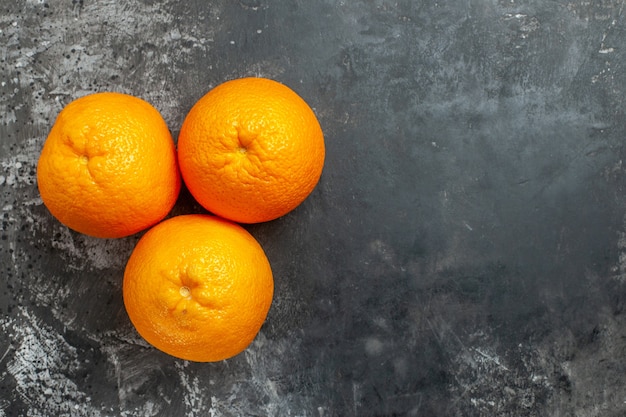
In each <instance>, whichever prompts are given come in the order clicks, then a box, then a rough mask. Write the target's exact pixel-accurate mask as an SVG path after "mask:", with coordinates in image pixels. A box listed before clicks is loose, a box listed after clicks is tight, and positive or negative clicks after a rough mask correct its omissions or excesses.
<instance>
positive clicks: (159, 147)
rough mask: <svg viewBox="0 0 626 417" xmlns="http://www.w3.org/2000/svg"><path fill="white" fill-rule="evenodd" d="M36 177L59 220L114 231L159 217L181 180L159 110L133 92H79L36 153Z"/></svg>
mask: <svg viewBox="0 0 626 417" xmlns="http://www.w3.org/2000/svg"><path fill="white" fill-rule="evenodd" d="M37 184H38V187H39V192H40V194H41V199H42V200H43V203H44V204H45V206H46V207H47V208H48V210H49V211H50V212H51V213H52V215H53V216H55V217H56V218H57V219H58V220H59V221H60V222H61V223H63V224H65V225H66V226H67V227H69V228H71V229H73V230H76V231H78V232H80V233H84V234H87V235H91V236H96V237H101V238H116V237H123V236H128V235H132V234H134V233H136V232H139V231H140V230H143V229H145V228H147V227H149V226H152V225H153V224H155V223H157V222H158V221H160V220H161V219H163V218H164V217H165V216H166V215H167V214H168V213H169V212H170V210H171V209H172V207H173V206H174V203H175V202H176V199H177V197H178V193H179V191H180V186H181V179H180V173H179V171H178V166H177V160H176V149H175V146H174V142H173V140H172V136H171V134H170V132H169V130H168V128H167V126H166V124H165V121H164V120H163V118H162V117H161V115H160V113H159V112H158V111H157V110H156V109H155V108H154V107H153V106H151V105H150V104H149V103H147V102H146V101H144V100H142V99H140V98H137V97H133V96H130V95H126V94H120V93H109V92H107V93H96V94H91V95H88V96H84V97H81V98H78V99H76V100H74V101H72V102H71V103H69V104H68V105H67V106H65V107H64V108H63V110H61V112H60V113H59V115H58V117H57V119H56V121H55V123H54V125H53V126H52V129H51V131H50V133H49V135H48V138H47V139H46V141H45V143H44V146H43V149H42V151H41V155H40V157H39V162H38V164H37Z"/></svg>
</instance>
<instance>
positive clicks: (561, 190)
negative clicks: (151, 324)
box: [0, 0, 626, 417]
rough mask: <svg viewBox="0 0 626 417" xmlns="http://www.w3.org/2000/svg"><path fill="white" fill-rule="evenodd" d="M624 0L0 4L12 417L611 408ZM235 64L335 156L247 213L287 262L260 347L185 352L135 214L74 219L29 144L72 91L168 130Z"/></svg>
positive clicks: (619, 371)
mask: <svg viewBox="0 0 626 417" xmlns="http://www.w3.org/2000/svg"><path fill="white" fill-rule="evenodd" d="M624 4H625V3H624V2H623V1H621V0H603V1H582V0H572V1H565V0H564V1H549V2H548V1H543V0H526V1H518V0H467V1H457V0H440V1H430V0H429V1H425V0H419V1H418V0H400V1H386V0H355V1H334V0H322V1H314V2H312V1H304V0H297V1H291V2H279V1H269V0H239V1H231V0H218V1H211V2H209V1H200V0H191V1H186V2H180V1H174V0H123V1H117V0H54V1H53V0H11V1H9V0H0V8H1V13H0V218H1V240H0V265H1V274H0V278H1V279H0V417H4V416H10V417H12V416H32V417H43V416H103V417H104V416H127V417H133V416H137V417H139V416H142V417H143V416H303V417H304V416H307V417H331V416H354V417H374V416H521V417H525V416H603V417H606V416H609V417H612V416H624V415H626V372H625V371H626V311H625V308H626V197H625V188H626V181H625V178H626V177H625V175H626V172H625V171H626V165H625V164H624V163H623V159H624V157H625V156H626V150H625V149H624V144H625V143H626V114H625V112H624V109H625V106H624V105H625V97H626V68H625V65H626V64H625V63H626V13H625V10H624ZM250 75H253V76H264V77H269V78H273V79H276V80H278V81H281V82H283V83H285V84H287V85H289V86H290V87H292V88H293V89H294V90H296V91H297V92H298V93H299V94H300V95H301V96H302V97H303V98H304V99H305V100H306V101H307V102H309V104H310V105H311V106H312V107H313V108H314V110H315V112H316V114H317V115H318V117H319V120H320V122H321V124H322V126H323V129H324V131H325V136H326V143H327V159H326V165H325V170H324V173H323V176H322V179H321V181H320V183H319V185H318V187H317V188H316V190H315V191H314V193H313V194H312V195H311V196H310V198H309V199H307V200H306V202H305V203H304V204H303V205H301V206H300V207H298V208H297V209H296V210H295V211H293V212H292V213H290V214H288V215H287V216H285V217H283V218H281V219H278V220H276V221H273V222H269V223H265V224H259V225H254V226H249V227H248V229H249V230H250V232H251V233H252V234H253V235H254V236H256V237H257V239H258V240H259V241H260V242H261V244H262V245H263V247H264V248H265V250H266V252H267V254H268V257H269V258H270V261H271V263H272V266H273V269H274V273H275V280H276V292H275V298H274V302H273V305H272V308H271V311H270V314H269V317H268V319H267V322H266V323H265V325H264V326H263V328H262V331H261V333H260V334H259V335H258V337H257V339H256V340H255V341H254V343H253V344H252V345H251V346H250V348H249V349H248V350H247V351H246V352H245V353H242V354H241V355H239V356H236V357H235V358H232V359H230V360H226V361H223V362H218V363H212V364H198V363H191V362H185V361H180V360H177V359H174V358H171V357H169V356H167V355H165V354H163V353H160V352H158V351H156V350H155V349H152V348H151V347H150V346H148V345H147V344H146V343H145V342H143V341H142V339H141V338H140V337H139V336H138V335H137V334H136V333H135V331H134V329H133V328H132V326H131V324H130V322H129V320H128V317H127V315H126V313H125V310H124V307H123V303H122V295H121V281H122V275H123V270H124V266H125V262H126V260H127V258H128V256H129V254H130V252H131V251H132V248H133V247H134V244H135V243H136V241H137V239H138V238H139V237H140V235H137V236H132V237H129V238H125V239H119V240H101V239H92V238H88V237H85V236H82V235H79V234H77V233H74V232H72V231H69V230H68V229H67V228H65V227H63V226H62V225H61V224H59V223H58V222H57V221H56V220H55V219H54V218H52V217H51V215H50V214H49V213H48V212H47V210H46V209H45V207H44V206H43V205H42V202H41V200H40V198H39V195H38V191H37V185H36V162H37V158H38V154H39V151H40V149H41V146H42V144H43V142H44V140H45V137H46V135H47V132H48V131H49V129H50V127H51V125H52V123H53V122H54V120H55V117H56V115H57V114H58V112H59V111H60V110H61V109H62V107H63V106H64V105H66V104H67V103H68V102H70V101H71V100H73V99H75V98H77V97H80V96H83V95H85V94H89V93H92V92H96V91H121V92H125V93H130V94H134V95H137V96H139V97H142V98H144V99H146V100H148V101H149V102H151V103H152V104H153V105H154V106H155V107H157V108H158V109H159V110H160V111H161V112H162V114H163V116H164V118H165V119H166V121H167V123H168V125H169V126H170V129H171V130H172V132H173V134H174V136H176V135H177V133H178V130H179V128H180V125H181V123H182V120H183V118H184V116H185V114H186V112H187V111H188V110H189V108H190V107H191V106H192V104H193V103H194V102H195V101H196V100H197V99H198V98H199V97H201V96H202V95H203V94H204V93H206V91H208V90H209V89H210V88H212V87H214V86H215V85H217V84H219V83H221V82H223V81H226V80H228V79H232V78H236V77H241V76H250ZM192 212H201V209H200V208H199V206H198V205H197V204H196V203H195V202H194V201H193V199H192V198H191V197H190V196H189V194H188V193H187V192H183V194H182V195H181V197H180V200H179V202H178V203H177V205H176V207H175V209H174V210H173V213H172V215H177V214H183V213H192Z"/></svg>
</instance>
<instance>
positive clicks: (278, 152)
mask: <svg viewBox="0 0 626 417" xmlns="http://www.w3.org/2000/svg"><path fill="white" fill-rule="evenodd" d="M178 160H179V164H180V169H181V173H182V176H183V180H184V181H185V184H186V185H187V187H188V188H189V191H190V192H191V194H192V195H193V196H194V198H195V199H196V200H197V201H198V202H199V203H200V204H201V205H202V206H203V207H204V208H206V209H207V210H208V211H210V212H212V213H214V214H217V215H219V216H222V217H225V218H228V219H231V220H233V221H236V222H240V223H257V222H264V221H268V220H273V219H276V218H278V217H280V216H282V215H284V214H286V213H288V212H289V211H291V210H293V209H294V208H296V207H297V206H298V205H299V204H300V203H301V202H302V201H304V199H306V197H307V196H308V195H309V194H310V193H311V192H312V191H313V189H314V188H315V186H316V184H317V183H318V181H319V179H320V176H321V173H322V167H323V165H324V135H323V133H322V129H321V127H320V124H319V122H318V120H317V118H316V117H315V114H314V113H313V110H312V109H311V108H310V107H309V106H308V105H307V103H306V102H305V101H304V100H303V99H302V98H301V97H300V96H298V95H297V94H296V93H295V92H294V91H293V90H291V89H290V88H289V87H287V86H285V85H283V84H280V83H278V82H276V81H273V80H269V79H265V78H240V79H235V80H231V81H227V82H225V83H223V84H220V85H219V86H217V87H215V88H214V89H212V90H211V91H209V92H208V93H207V94H206V95H204V96H203V97H202V98H200V99H199V100H198V102H197V103H196V104H195V105H194V106H193V107H192V108H191V110H190V111H189V113H188V114H187V116H186V117H185V120H184V122H183V125H182V127H181V131H180V135H179V137H178Z"/></svg>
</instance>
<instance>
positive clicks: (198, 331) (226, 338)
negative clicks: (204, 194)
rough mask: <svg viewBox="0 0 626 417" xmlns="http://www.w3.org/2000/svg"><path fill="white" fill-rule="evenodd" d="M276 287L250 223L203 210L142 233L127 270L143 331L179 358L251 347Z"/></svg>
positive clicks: (207, 358) (128, 290)
mask: <svg viewBox="0 0 626 417" xmlns="http://www.w3.org/2000/svg"><path fill="white" fill-rule="evenodd" d="M273 292H274V280H273V278H272V270H271V268H270V264H269V261H268V260H267V257H266V256H265V253H264V252H263V249H262V248H261V246H260V245H259V243H258V242H257V241H256V240H255V239H254V237H252V235H250V234H249V233H248V232H247V231H246V230H245V229H244V228H242V227H241V226H239V225H238V224H236V223H232V222H230V221H228V220H225V219H222V218H219V217H216V216H210V215H203V214H189V215H183V216H177V217H172V218H169V219H167V220H165V221H163V222H161V223H159V224H158V225H156V226H154V227H153V228H151V229H150V230H148V232H146V234H145V235H144V236H142V237H141V239H140V240H139V242H138V243H137V246H136V247H135V249H134V250H133V252H132V254H131V256H130V259H129V260H128V264H127V265H126V270H125V272H124V285H123V295H124V305H125V306H126V311H127V312H128V316H129V317H130V320H131V322H132V323H133V325H134V326H135V328H136V329H137V331H138V332H139V334H140V335H141V336H142V337H143V338H144V339H145V340H146V341H147V342H148V343H150V344H152V345H153V346H155V347H156V348H157V349H160V350H162V351H163V352H165V353H168V354H170V355H172V356H175V357H177V358H181V359H186V360H191V361H197V362H213V361H219V360H222V359H227V358H230V357H232V356H235V355H237V354H238V353H240V352H242V351H243V350H245V349H246V348H247V347H248V345H249V344H250V343H251V342H252V341H253V340H254V338H255V336H256V335H257V333H258V332H259V330H260V328H261V325H262V324H263V322H264V321H265V318H266V316H267V313H268V311H269V308H270V305H271V303H272V296H273Z"/></svg>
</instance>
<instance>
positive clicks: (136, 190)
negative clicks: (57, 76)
mask: <svg viewBox="0 0 626 417" xmlns="http://www.w3.org/2000/svg"><path fill="white" fill-rule="evenodd" d="M324 154H325V147H324V137H323V133H322V129H321V127H320V124H319V122H318V120H317V118H316V116H315V114H314V112H313V110H312V109H311V108H310V107H309V106H308V105H307V104H306V102H305V101H304V100H303V99H302V98H301V97H300V96H298V95H297V94H296V93H295V92H294V91H293V90H291V89H290V88H289V87H287V86H285V85H283V84H281V83H278V82H276V81H273V80H269V79H265V78H241V79H235V80H231V81H227V82H225V83H223V84H221V85H219V86H217V87H215V88H214V89H212V90H211V91H209V92H208V93H207V94H206V95H205V96H203V97H202V98H201V99H200V100H199V101H198V102H197V103H196V104H195V105H194V106H193V107H192V109H191V110H190V112H189V113H188V114H187V116H186V118H185V120H184V122H183V125H182V127H181V130H180V134H179V136H178V144H177V146H176V145H175V144H174V141H173V139H172V136H171V133H170V131H169V129H168V127H167V125H166V123H165V121H164V120H163V118H162V116H161V114H160V113H159V112H158V110H156V109H155V108H154V107H153V106H152V105H150V104H149V103H147V102H146V101H144V100H142V99H140V98H137V97H134V96H130V95H127V94H121V93H113V92H104V93H95V94H91V95H87V96H84V97H81V98H78V99H76V100H74V101H72V102H71V103H69V104H68V105H67V106H65V107H64V108H63V110H62V111H61V112H60V113H59V115H58V117H57V119H56V121H55V123H54V125H53V127H52V129H51V131H50V133H49V135H48V138H47V139H46V141H45V143H44V146H43V149H42V151H41V155H40V157H39V162H38V166H37V183H38V187H39V191H40V194H41V198H42V201H43V203H44V204H45V206H46V207H47V208H48V210H49V211H50V212H51V213H52V215H53V216H55V217H56V218H57V219H58V220H59V221H60V222H61V223H63V224H64V225H66V226H67V227H69V228H71V229H73V230H75V231H77V232H80V233H83V234H87V235H90V236H95V237H100V238H118V237H124V236H130V235H132V234H135V233H137V232H140V231H143V230H145V229H148V228H150V230H148V231H147V232H146V233H145V234H144V235H143V236H142V237H141V239H140V240H139V242H138V243H137V245H136V247H135V248H134V250H133V252H132V254H131V256H130V259H129V260H128V263H127V265H126V269H125V271H124V282H123V297H124V305H125V307H126V310H127V312H128V315H129V318H130V320H131V322H132V323H133V325H134V326H135V328H136V329H137V331H138V332H139V334H140V335H141V336H142V337H143V338H144V339H145V340H146V341H148V342H149V343H150V344H152V345H153V346H155V347H156V348H158V349H160V350H162V351H164V352H166V353H168V354H170V355H173V356H175V357H178V358H182V359H188V360H193V361H202V362H207V361H218V360H222V359H226V358H229V357H232V356H234V355H236V354H238V353H240V352H242V351H243V350H245V349H246V347H247V346H248V345H249V344H250V343H251V342H252V340H254V338H255V337H256V335H257V333H258V331H259V330H260V328H261V325H262V324H263V322H264V321H265V318H266V316H267V313H268V311H269V308H270V305H271V302H272V297H273V290H274V281H273V276H272V270H271V267H270V264H269V261H268V259H267V257H266V255H265V253H264V251H263V249H262V247H261V246H260V244H259V243H258V242H257V241H256V239H254V237H252V236H251V235H250V234H249V233H248V232H247V231H246V230H245V229H244V228H243V227H241V226H240V225H238V224H237V223H258V222H265V221H269V220H273V219H276V218H278V217H280V216H282V215H284V214H286V213H288V212H290V211H291V210H293V209H294V208H295V207H297V206H298V205H299V204H300V203H301V202H302V201H304V199H306V197H307V196H308V195H309V194H310V193H311V192H312V190H313V189H314V187H315V186H316V184H317V183H318V181H319V178H320V176H321V173H322V167H323V165H324ZM181 174H182V181H184V183H185V185H186V186H187V188H188V189H189V191H190V193H191V194H192V195H193V197H194V198H195V199H196V200H197V201H198V202H199V203H200V204H201V205H202V206H203V207H204V208H205V209H206V210H207V211H209V212H210V213H212V214H213V215H203V214H187V215H181V216H176V217H172V218H169V219H167V220H164V221H163V219H164V218H165V217H167V215H168V214H169V213H170V211H171V210H172V208H173V206H174V204H175V203H176V200H177V198H178V195H179V192H180V188H181V184H182V181H181Z"/></svg>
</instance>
